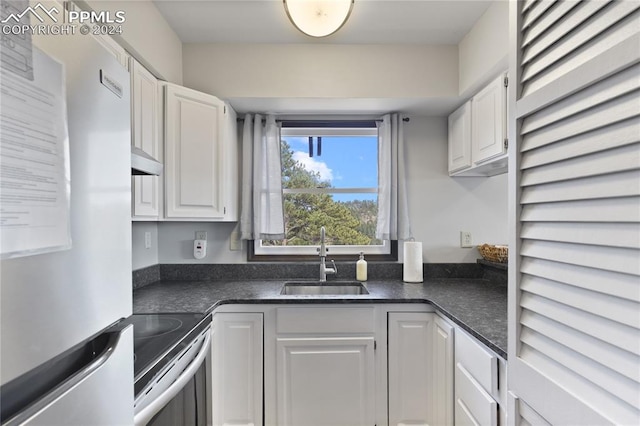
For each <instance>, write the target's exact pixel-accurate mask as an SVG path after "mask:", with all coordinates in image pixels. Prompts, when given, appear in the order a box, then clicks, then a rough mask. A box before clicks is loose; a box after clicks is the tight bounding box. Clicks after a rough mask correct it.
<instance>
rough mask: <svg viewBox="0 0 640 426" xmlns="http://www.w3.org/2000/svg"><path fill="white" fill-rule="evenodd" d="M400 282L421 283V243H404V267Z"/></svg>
mask: <svg viewBox="0 0 640 426" xmlns="http://www.w3.org/2000/svg"><path fill="white" fill-rule="evenodd" d="M402 272H403V274H402V277H403V278H402V280H403V281H404V282H406V283H421V282H422V280H423V278H422V243H421V242H418V241H405V242H404V265H403V268H402Z"/></svg>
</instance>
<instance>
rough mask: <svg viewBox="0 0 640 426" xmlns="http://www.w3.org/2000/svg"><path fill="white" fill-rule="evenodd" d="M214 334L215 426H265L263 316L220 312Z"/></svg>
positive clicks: (214, 325) (212, 386)
mask: <svg viewBox="0 0 640 426" xmlns="http://www.w3.org/2000/svg"><path fill="white" fill-rule="evenodd" d="M213 331H214V334H213V343H212V349H213V350H212V357H211V358H212V381H211V383H212V384H211V388H212V418H213V425H214V426H217V425H231V424H233V425H247V426H248V425H252V426H253V425H261V424H262V377H263V374H262V365H263V363H262V357H263V346H262V342H263V339H262V335H263V318H262V314H260V313H250V314H248V313H218V314H216V315H215V316H214V318H213Z"/></svg>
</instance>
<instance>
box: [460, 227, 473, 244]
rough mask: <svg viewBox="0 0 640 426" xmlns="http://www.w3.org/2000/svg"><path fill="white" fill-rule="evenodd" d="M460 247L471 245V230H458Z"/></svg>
mask: <svg viewBox="0 0 640 426" xmlns="http://www.w3.org/2000/svg"><path fill="white" fill-rule="evenodd" d="M460 247H462V248H467V247H473V240H472V239H471V232H469V231H460Z"/></svg>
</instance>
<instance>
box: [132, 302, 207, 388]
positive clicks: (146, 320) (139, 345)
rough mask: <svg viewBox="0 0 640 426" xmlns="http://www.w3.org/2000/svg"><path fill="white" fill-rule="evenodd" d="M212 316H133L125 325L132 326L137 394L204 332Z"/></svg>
mask: <svg viewBox="0 0 640 426" xmlns="http://www.w3.org/2000/svg"><path fill="white" fill-rule="evenodd" d="M210 322H211V315H203V314H134V315H132V316H130V317H129V318H127V319H126V320H124V321H123V323H122V325H123V326H126V325H128V324H133V352H134V355H133V356H134V358H133V360H134V362H133V373H134V378H135V379H134V380H135V394H136V396H137V395H138V393H139V392H140V391H141V390H142V389H143V388H144V387H145V386H146V384H147V383H149V381H151V379H153V377H154V376H155V375H156V374H157V373H158V372H159V371H160V370H162V367H164V366H165V365H166V364H167V363H168V362H169V361H171V359H173V357H175V356H176V355H177V354H178V353H179V352H180V351H182V349H184V348H185V347H186V346H188V345H189V343H190V342H191V341H192V340H193V339H194V338H195V337H196V336H197V335H198V334H200V333H201V332H202V330H204V329H205V328H206V327H207V326H208V325H209V323H210Z"/></svg>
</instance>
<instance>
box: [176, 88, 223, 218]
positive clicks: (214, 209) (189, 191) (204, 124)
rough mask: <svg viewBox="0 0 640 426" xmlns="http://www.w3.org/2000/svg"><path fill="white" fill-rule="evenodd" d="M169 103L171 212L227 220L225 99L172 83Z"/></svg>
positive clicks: (179, 215)
mask: <svg viewBox="0 0 640 426" xmlns="http://www.w3.org/2000/svg"><path fill="white" fill-rule="evenodd" d="M165 105H166V110H165V126H166V132H165V185H166V188H165V196H166V198H165V206H166V216H167V217H168V218H199V219H218V220H220V219H223V218H224V213H225V208H224V205H223V191H224V188H223V185H224V183H223V181H222V167H223V164H222V163H223V161H222V151H221V149H222V140H223V138H224V114H225V105H224V102H222V101H221V100H220V99H218V98H216V97H215V96H211V95H207V94H204V93H201V92H197V91H195V90H190V89H186V88H184V87H180V86H176V85H172V84H167V86H166V96H165Z"/></svg>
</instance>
